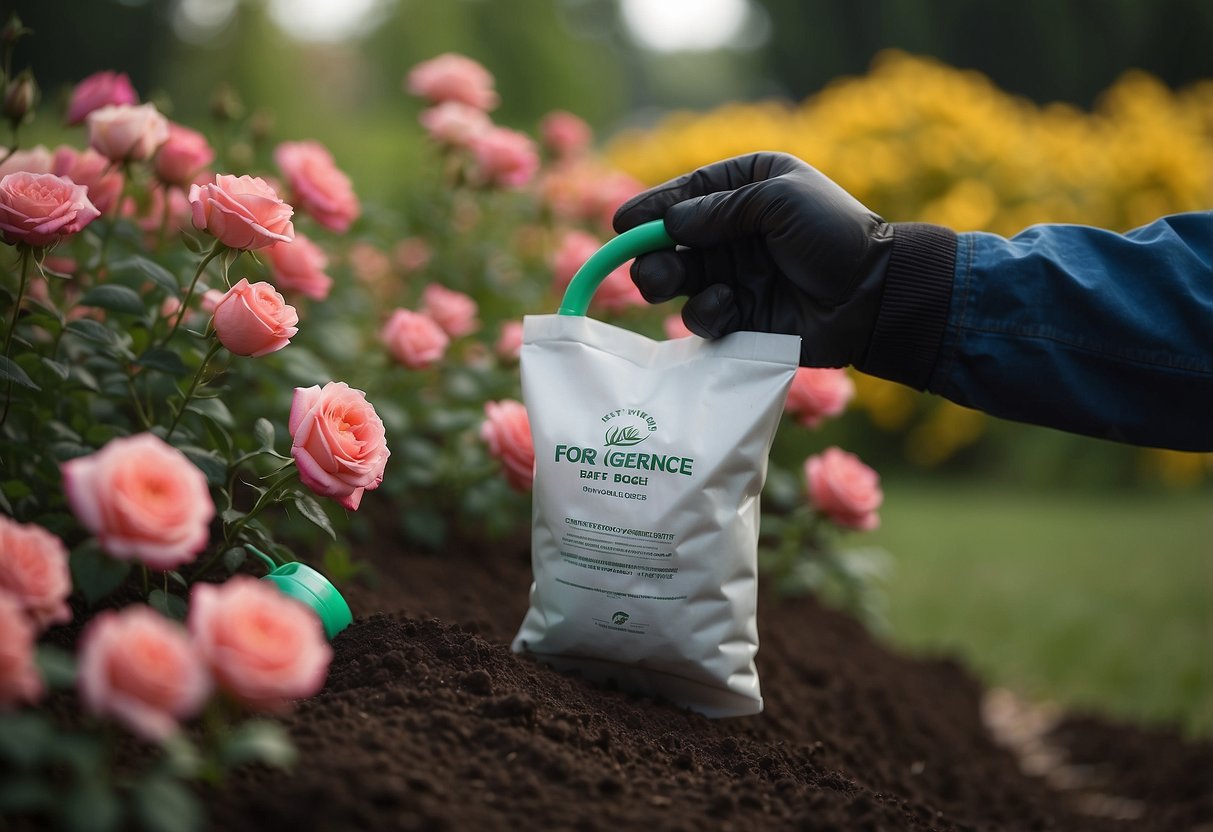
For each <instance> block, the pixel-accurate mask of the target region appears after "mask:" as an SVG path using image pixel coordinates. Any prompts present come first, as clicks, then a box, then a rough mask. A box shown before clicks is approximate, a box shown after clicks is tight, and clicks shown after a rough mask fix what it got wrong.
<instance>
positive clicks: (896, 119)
mask: <svg viewBox="0 0 1213 832" xmlns="http://www.w3.org/2000/svg"><path fill="white" fill-rule="evenodd" d="M756 150H782V151H786V152H788V153H792V154H794V155H796V156H799V157H800V158H802V159H805V160H806V161H808V162H809V163H810V164H812V165H814V166H815V167H817V168H819V169H820V170H821V171H822V172H824V173H825V174H827V175H828V176H830V177H831V178H833V179H834V180H835V181H837V182H838V183H839V184H840V185H842V186H843V187H844V188H846V189H847V190H849V191H850V192H851V193H853V194H855V196H856V197H857V198H858V199H859V200H860V201H862V202H864V203H865V204H867V205H869V206H871V207H873V208H874V209H875V210H878V211H879V212H880V213H881V214H882V215H883V216H884V217H885V218H886V219H888V220H890V221H896V222H903V221H922V222H933V223H938V224H940V225H946V226H949V227H951V228H954V229H956V230H958V231H970V230H983V231H992V232H995V233H998V234H1003V235H1008V236H1009V235H1012V234H1015V233H1016V232H1018V231H1020V230H1021V229H1023V228H1025V227H1027V226H1029V225H1031V224H1033V223H1037V222H1075V223H1084V224H1088V225H1096V226H1100V227H1104V228H1112V229H1118V230H1127V229H1129V228H1133V227H1135V226H1138V225H1143V224H1145V223H1147V222H1150V221H1151V220H1154V219H1156V218H1157V217H1159V216H1162V215H1165V214H1169V213H1175V212H1179V211H1188V210H1194V209H1201V208H1208V207H1210V206H1213V80H1209V81H1202V82H1199V83H1197V84H1194V85H1192V86H1190V87H1188V88H1186V89H1183V90H1180V91H1172V90H1170V89H1169V88H1167V87H1166V86H1165V85H1163V84H1162V83H1160V82H1159V81H1158V80H1157V79H1155V78H1153V77H1152V76H1150V75H1148V74H1146V73H1144V72H1140V71H1136V70H1134V71H1129V72H1126V73H1125V74H1124V75H1122V76H1121V77H1120V78H1119V79H1118V80H1117V81H1116V82H1115V83H1114V84H1113V85H1112V86H1111V87H1109V88H1108V89H1107V90H1106V91H1105V92H1104V93H1103V95H1102V96H1101V97H1100V99H1099V100H1098V102H1097V103H1096V106H1095V108H1094V109H1093V111H1091V112H1086V111H1083V110H1081V109H1078V108H1076V107H1073V106H1070V105H1067V104H1048V105H1045V106H1040V105H1037V104H1035V103H1033V102H1030V101H1028V100H1026V99H1023V98H1020V97H1017V96H1014V95H1011V94H1008V93H1007V92H1005V91H1003V90H1000V89H998V88H997V87H996V86H994V84H993V83H991V82H990V80H989V79H988V78H986V77H985V76H983V75H981V74H980V73H977V72H973V71H966V70H959V69H956V68H954V67H950V66H947V65H945V64H942V63H940V62H938V61H935V60H932V59H929V58H922V57H916V56H912V55H908V54H905V53H903V52H896V51H889V52H884V53H882V54H881V55H879V56H878V57H877V58H876V60H875V61H874V62H873V64H872V67H871V69H870V70H869V72H868V73H867V74H866V75H864V76H861V77H855V78H843V79H839V80H837V81H835V82H834V83H832V84H830V85H829V86H827V87H826V88H825V89H823V90H822V91H821V92H819V93H817V94H816V95H813V96H811V97H810V98H808V99H806V100H804V101H803V102H801V103H799V104H791V103H780V102H759V103H752V104H751V103H747V104H742V103H732V104H727V105H724V106H721V107H718V108H717V109H715V110H712V111H710V112H705V113H676V114H673V115H670V116H668V117H667V118H666V119H665V120H664V121H662V122H661V123H659V124H658V125H657V126H656V127H654V128H653V129H650V130H636V131H629V132H626V133H623V134H621V135H619V136H618V137H617V138H616V139H615V140H614V141H613V142H612V144H611V147H610V148H609V155H610V158H611V160H612V161H613V162H614V164H616V165H617V166H618V167H620V168H622V169H623V170H625V171H627V172H629V173H631V174H632V175H634V176H636V177H637V178H639V179H640V180H642V181H644V182H646V183H650V184H655V183H658V182H662V181H664V180H666V179H669V178H670V177H673V176H677V175H678V174H680V173H684V172H686V171H688V170H691V169H693V168H696V167H698V166H700V165H704V164H707V163H709V162H713V161H716V160H718V159H723V158H727V157H729V156H735V155H738V154H741V153H749V152H751V151H756ZM856 383H857V386H858V395H857V397H856V402H857V404H858V405H859V406H861V407H863V408H864V409H865V410H866V411H867V412H868V414H869V416H870V418H871V421H872V423H873V424H874V425H876V426H877V427H879V428H881V429H884V430H890V431H900V432H904V434H905V437H906V453H907V456H908V457H909V458H910V459H911V460H913V461H915V462H917V463H920V464H923V465H934V464H937V463H939V462H942V461H944V460H946V459H948V458H949V457H950V456H952V454H954V453H955V452H956V451H958V450H960V449H961V448H964V447H965V446H967V445H970V444H972V443H973V442H976V441H977V440H978V439H979V438H980V437H981V436H982V433H983V430H984V418H983V417H981V416H980V415H979V414H976V413H974V412H973V411H969V410H966V409H964V408H960V407H957V406H956V405H953V404H951V403H949V402H946V401H942V400H939V399H937V398H933V397H932V398H928V397H922V396H919V395H918V394H917V393H915V392H914V391H912V390H910V389H908V388H905V387H902V386H900V385H895V384H892V383H889V382H885V381H882V380H880V379H875V378H870V377H865V376H858V375H857V378H856ZM1175 456H1176V457H1177V458H1180V459H1182V458H1183V457H1193V456H1194V455H1190V454H1189V455H1175ZM1163 460H1165V461H1163ZM1149 465H1150V467H1151V468H1152V469H1153V470H1156V471H1165V472H1166V473H1165V474H1163V476H1164V477H1165V478H1167V479H1170V480H1173V481H1179V480H1183V479H1186V478H1190V477H1191V476H1192V472H1193V471H1196V472H1200V471H1207V470H1209V464H1208V462H1207V460H1201V459H1199V458H1197V459H1195V460H1190V461H1188V462H1182V461H1176V459H1174V458H1170V457H1159V456H1155V457H1152V458H1151V459H1150V461H1149ZM1179 472H1183V473H1179ZM1185 475H1186V476H1185ZM1196 476H1197V477H1198V478H1199V476H1200V474H1199V473H1197V474H1196Z"/></svg>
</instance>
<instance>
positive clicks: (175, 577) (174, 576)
mask: <svg viewBox="0 0 1213 832" xmlns="http://www.w3.org/2000/svg"><path fill="white" fill-rule="evenodd" d="M164 575H165V577H167V578H168V579H169V580H170V581H172V582H173V583H175V584H176V585H177V586H179V587H181V588H182V589H189V588H190V585H189V582H188V581H186V580H185V578H184V577H182V575H181V573H180V572H178V571H177V570H176V569H172V570H169V571H168V572H165V573H164Z"/></svg>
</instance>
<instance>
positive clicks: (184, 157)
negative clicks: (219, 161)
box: [155, 122, 215, 188]
mask: <svg viewBox="0 0 1213 832" xmlns="http://www.w3.org/2000/svg"><path fill="white" fill-rule="evenodd" d="M214 160H215V151H214V150H212V149H211V145H210V143H209V142H208V141H207V140H206V136H204V135H202V134H201V133H199V132H198V131H197V130H191V129H190V128H188V127H184V126H182V125H180V124H175V123H171V122H170V123H169V126H168V139H167V140H166V141H165V142H164V144H162V145H161V146H160V150H159V151H158V152H157V153H156V162H155V168H156V176H157V177H159V179H160V181H161V182H164V183H165V184H168V185H176V186H177V187H179V188H185V187H186V186H187V185H189V184H190V183H191V182H193V180H194V177H196V176H197V175H198V172H199V171H201V170H202V169H203V168H205V167H206V166H207V165H209V164H210V163H211V162H213V161H214Z"/></svg>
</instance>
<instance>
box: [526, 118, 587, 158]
mask: <svg viewBox="0 0 1213 832" xmlns="http://www.w3.org/2000/svg"><path fill="white" fill-rule="evenodd" d="M539 135H540V137H541V139H542V141H543V146H544V147H546V148H547V149H548V150H549V151H551V153H552V155H553V156H555V157H556V158H557V159H568V158H570V157H573V156H580V155H582V154H583V153H585V152H586V151H587V150H589V148H590V142H592V141H593V140H594V133H593V131H592V130H590V125H588V124H586V123H585V121H583V120H582V119H581V118H579V117H577V116H575V115H573V114H572V113H569V112H565V111H564V110H554V111H553V112H550V113H548V114H547V115H546V116H544V117H543V120H542V121H540V122H539Z"/></svg>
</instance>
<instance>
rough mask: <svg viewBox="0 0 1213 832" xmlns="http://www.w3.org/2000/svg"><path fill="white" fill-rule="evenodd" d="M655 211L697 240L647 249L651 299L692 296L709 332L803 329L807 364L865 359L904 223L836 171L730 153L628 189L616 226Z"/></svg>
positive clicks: (640, 263) (699, 321)
mask: <svg viewBox="0 0 1213 832" xmlns="http://www.w3.org/2000/svg"><path fill="white" fill-rule="evenodd" d="M655 219H664V220H665V227H666V231H667V232H668V233H669V235H670V236H671V237H672V238H673V239H674V241H675V242H676V243H678V244H679V245H680V246H686V247H687V248H685V249H684V248H679V249H677V250H666V251H658V252H653V253H651V254H646V255H643V256H641V257H638V258H636V262H635V263H634V264H633V266H632V279H633V281H635V283H636V286H637V287H638V288H639V289H640V292H641V294H643V295H644V297H645V299H646V300H648V301H649V302H650V303H661V302H663V301H666V300H669V299H671V298H673V297H676V296H679V295H687V296H689V300H687V302H686V305H685V306H683V309H682V318H683V320H684V321H685V322H686V325H687V327H688V328H690V330H691V331H692V332H694V333H695V334H696V335H700V336H703V337H705V338H718V337H720V336H722V335H725V334H727V333H730V332H734V331H736V330H757V331H762V332H777V333H785V334H791V335H799V336H800V337H801V339H802V340H801V353H800V363H801V364H803V365H806V366H816V367H842V366H845V365H848V364H860V363H861V361H862V359H863V357H864V353H865V351H866V349H867V344H868V340H869V338H870V336H871V333H872V329H873V326H874V324H875V322H876V316H877V312H878V310H879V308H880V299H881V290H882V283H883V279H884V275H885V271H886V269H887V267H888V263H889V258H890V255H891V252H892V245H893V232H892V227H891V226H890V225H889V223H887V222H885V221H884V220H883V219H881V218H880V217H879V216H878V215H876V214H874V213H872V212H871V211H869V210H868V209H867V208H865V207H864V206H863V205H861V204H860V203H859V202H858V200H856V199H855V198H854V197H852V196H851V195H850V194H848V193H847V192H846V191H844V190H843V189H842V188H840V187H839V186H838V185H836V184H835V183H834V182H832V181H831V180H830V179H828V178H827V177H826V176H825V175H823V174H822V173H820V172H819V171H817V170H815V169H814V168H812V167H810V166H809V165H807V164H805V163H804V162H802V161H800V160H799V159H797V158H796V157H794V156H789V155H787V154H784V153H754V154H751V155H749V156H739V157H737V158H734V159H726V160H725V161H722V162H716V163H715V164H711V165H708V166H706V167H702V168H700V169H698V170H696V171H693V172H692V173H688V174H686V175H684V176H680V177H678V178H677V179H672V180H670V181H669V182H666V183H665V184H663V185H658V186H657V187H655V188H652V189H650V190H648V191H646V192H644V193H642V194H639V195H638V196H635V197H633V198H632V199H630V200H628V201H627V202H625V203H624V204H623V205H622V206H620V208H619V210H618V211H617V212H616V213H615V230H616V231H619V232H623V231H626V230H628V229H629V228H632V227H634V226H637V225H640V224H641V223H644V222H647V221H649V220H655Z"/></svg>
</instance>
